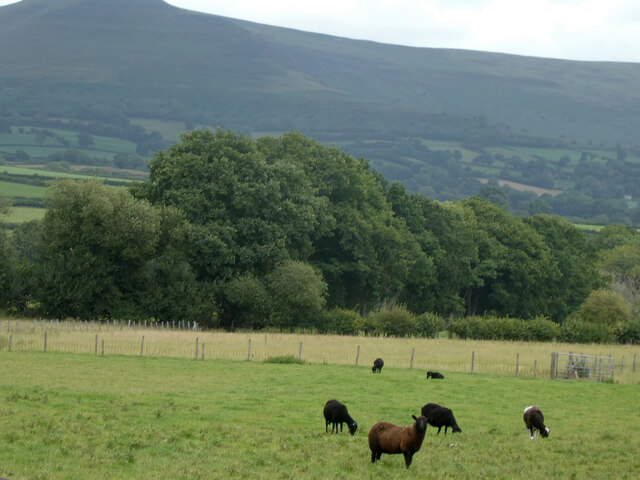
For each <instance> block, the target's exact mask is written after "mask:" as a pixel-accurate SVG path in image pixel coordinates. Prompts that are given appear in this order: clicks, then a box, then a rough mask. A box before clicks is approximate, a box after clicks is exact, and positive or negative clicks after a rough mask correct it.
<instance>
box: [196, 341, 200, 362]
mask: <svg viewBox="0 0 640 480" xmlns="http://www.w3.org/2000/svg"><path fill="white" fill-rule="evenodd" d="M198 343H200V337H196V360H197V359H198Z"/></svg>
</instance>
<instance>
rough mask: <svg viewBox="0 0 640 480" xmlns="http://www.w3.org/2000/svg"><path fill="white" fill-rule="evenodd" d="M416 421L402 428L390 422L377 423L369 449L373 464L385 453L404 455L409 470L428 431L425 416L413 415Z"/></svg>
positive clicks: (372, 428) (372, 432)
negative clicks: (414, 455)
mask: <svg viewBox="0 0 640 480" xmlns="http://www.w3.org/2000/svg"><path fill="white" fill-rule="evenodd" d="M411 416H412V417H413V419H414V420H415V423H414V424H413V425H410V426H408V427H401V426H399V425H394V424H393V423H388V422H379V423H376V424H375V425H374V426H373V427H371V430H369V448H370V449H371V463H376V460H380V457H381V456H382V454H383V453H388V454H395V453H402V454H404V463H405V464H406V466H407V468H409V466H410V465H411V460H412V459H413V454H414V453H416V452H417V451H418V450H420V447H421V446H422V441H423V440H424V434H425V433H426V431H427V419H426V418H424V417H423V416H420V417H417V418H416V416H415V415H411Z"/></svg>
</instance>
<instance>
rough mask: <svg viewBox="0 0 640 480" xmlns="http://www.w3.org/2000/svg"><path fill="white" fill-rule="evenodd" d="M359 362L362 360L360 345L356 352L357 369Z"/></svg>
mask: <svg viewBox="0 0 640 480" xmlns="http://www.w3.org/2000/svg"><path fill="white" fill-rule="evenodd" d="M358 360H360V345H358V351H357V352H356V367H357V366H358Z"/></svg>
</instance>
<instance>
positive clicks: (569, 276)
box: [524, 215, 603, 322]
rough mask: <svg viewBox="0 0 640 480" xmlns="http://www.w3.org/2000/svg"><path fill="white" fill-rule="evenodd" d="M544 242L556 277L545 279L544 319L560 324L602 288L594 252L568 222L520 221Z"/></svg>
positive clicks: (542, 218) (552, 219)
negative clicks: (595, 291) (546, 307)
mask: <svg viewBox="0 0 640 480" xmlns="http://www.w3.org/2000/svg"><path fill="white" fill-rule="evenodd" d="M524 222H525V223H526V224H527V225H529V226H530V227H532V228H533V229H534V230H535V231H536V232H538V233H539V234H540V235H542V237H543V238H544V241H545V243H546V245H547V247H548V251H549V254H550V256H551V259H552V261H553V263H554V264H555V265H556V266H557V269H558V272H559V275H557V276H554V277H550V278H549V279H548V283H549V286H550V288H549V292H550V296H549V299H548V312H547V313H548V315H549V316H551V318H553V319H554V320H555V321H557V322H562V321H564V319H565V318H566V316H567V315H568V314H569V313H571V312H573V311H574V310H575V309H577V308H578V307H579V306H580V305H581V304H582V302H584V300H585V298H587V296H588V295H589V293H590V292H591V291H592V290H594V289H596V288H600V287H602V286H603V278H602V276H601V275H600V272H599V270H598V267H597V255H596V251H595V248H594V247H593V246H592V245H591V243H590V242H589V241H588V239H587V236H586V235H585V233H584V232H583V231H581V230H579V229H578V228H576V227H575V226H574V225H573V224H571V223H570V222H569V221H567V220H565V219H563V218H560V217H556V216H551V215H536V216H534V217H531V218H527V219H524Z"/></svg>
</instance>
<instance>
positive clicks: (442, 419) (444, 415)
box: [422, 403, 462, 435]
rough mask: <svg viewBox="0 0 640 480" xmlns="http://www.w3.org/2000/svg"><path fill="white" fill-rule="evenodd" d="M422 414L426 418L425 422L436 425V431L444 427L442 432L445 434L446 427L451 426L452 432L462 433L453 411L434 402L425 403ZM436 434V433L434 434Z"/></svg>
mask: <svg viewBox="0 0 640 480" xmlns="http://www.w3.org/2000/svg"><path fill="white" fill-rule="evenodd" d="M422 415H423V416H424V417H425V418H426V419H427V423H428V424H429V425H431V426H433V427H438V433H440V430H441V429H442V427H444V434H445V435H446V434H447V428H449V427H451V432H452V433H456V432H459V433H462V429H461V428H460V427H459V426H458V423H457V422H456V419H455V417H454V416H453V412H452V411H451V410H450V409H449V408H447V407H442V406H440V405H438V404H436V403H427V404H426V405H425V406H424V407H422ZM436 435H437V434H436Z"/></svg>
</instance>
